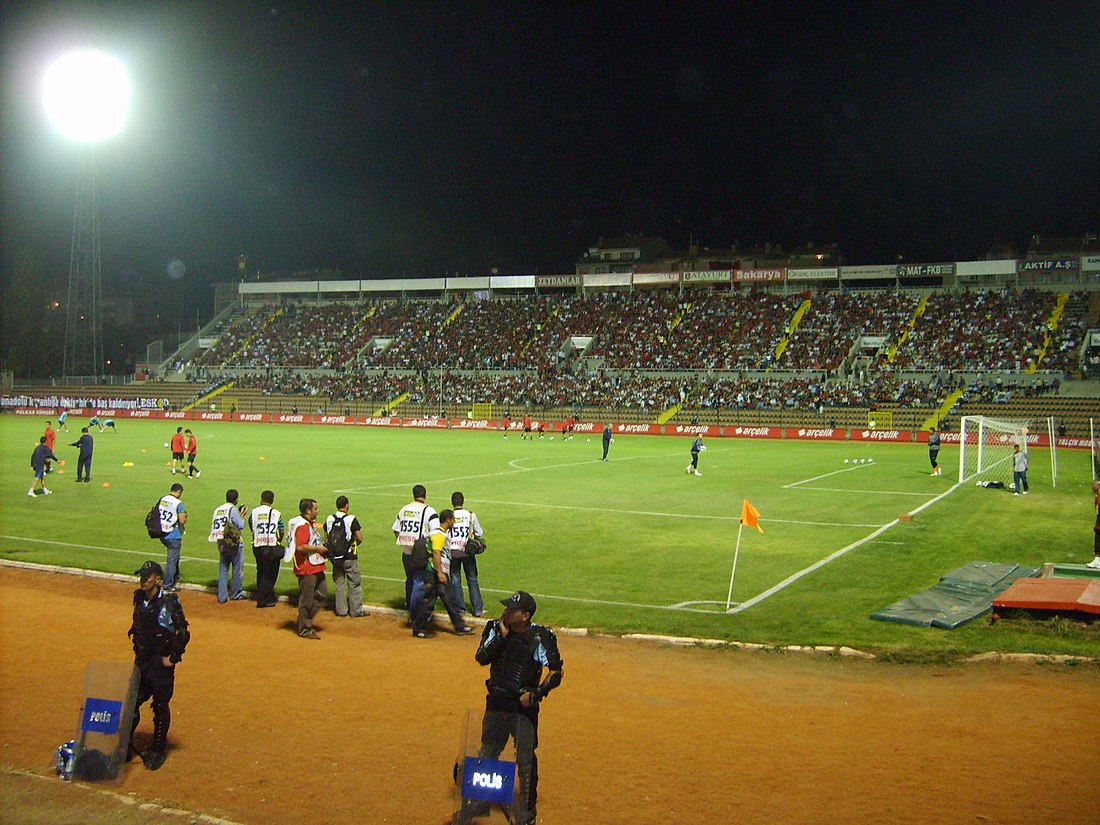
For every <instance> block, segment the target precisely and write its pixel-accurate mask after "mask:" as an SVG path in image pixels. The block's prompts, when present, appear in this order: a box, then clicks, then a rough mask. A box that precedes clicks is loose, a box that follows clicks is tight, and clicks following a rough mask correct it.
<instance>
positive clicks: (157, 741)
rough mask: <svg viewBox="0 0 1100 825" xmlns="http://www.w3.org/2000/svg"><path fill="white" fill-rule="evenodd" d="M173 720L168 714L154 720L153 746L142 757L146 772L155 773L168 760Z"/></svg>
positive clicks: (158, 716)
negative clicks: (169, 737) (170, 730)
mask: <svg viewBox="0 0 1100 825" xmlns="http://www.w3.org/2000/svg"><path fill="white" fill-rule="evenodd" d="M171 723H172V718H171V717H170V716H168V714H167V713H163V714H158V715H157V716H156V717H155V718H154V720H153V744H152V745H151V746H150V747H149V750H147V751H145V753H143V754H142V755H141V758H142V761H144V762H145V768H146V770H150V771H155V770H157V769H158V768H160V766H161V765H163V764H164V760H165V759H167V758H168V727H169V725H171Z"/></svg>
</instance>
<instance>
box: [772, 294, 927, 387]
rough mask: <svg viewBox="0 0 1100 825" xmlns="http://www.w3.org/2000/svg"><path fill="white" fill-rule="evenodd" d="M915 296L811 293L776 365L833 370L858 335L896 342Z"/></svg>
mask: <svg viewBox="0 0 1100 825" xmlns="http://www.w3.org/2000/svg"><path fill="white" fill-rule="evenodd" d="M918 302H919V299H918V298H917V296H915V295H913V294H911V293H903V292H898V293H881V292H877V293H869V292H853V293H844V292H827V293H824V294H821V295H815V296H813V297H812V298H811V300H810V307H809V309H808V310H807V311H806V313H805V314H804V315H803V316H802V320H801V322H800V323H799V325H798V326H797V328H795V330H794V332H793V334H792V335H791V336H790V340H789V342H788V344H787V348H786V350H785V351H784V353H783V356H782V357H781V358H780V360H779V366H780V367H782V368H783V369H812V370H821V371H830V372H831V371H835V370H837V369H838V368H839V367H840V366H841V362H842V361H843V360H844V358H845V357H846V356H847V355H848V352H849V350H850V349H851V348H852V345H853V344H854V343H855V342H856V339H857V338H859V337H861V336H865V335H867V336H882V337H883V338H884V339H885V341H884V347H889V346H890V345H891V344H893V343H894V342H896V341H897V340H898V338H899V337H900V336H901V334H902V332H903V331H904V329H905V326H906V324H907V323H908V322H909V321H910V320H911V319H912V318H913V314H914V312H915V310H916V308H917V303H918Z"/></svg>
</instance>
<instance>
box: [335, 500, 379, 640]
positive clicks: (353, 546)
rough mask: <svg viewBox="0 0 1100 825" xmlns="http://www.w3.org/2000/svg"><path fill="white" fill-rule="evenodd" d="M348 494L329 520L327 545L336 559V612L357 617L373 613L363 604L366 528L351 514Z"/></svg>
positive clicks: (337, 501) (339, 614)
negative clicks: (361, 566) (361, 565)
mask: <svg viewBox="0 0 1100 825" xmlns="http://www.w3.org/2000/svg"><path fill="white" fill-rule="evenodd" d="M348 505H349V502H348V497H347V496H339V497H338V498H337V499H336V512H335V513H333V514H332V515H331V516H329V517H328V518H327V519H325V537H326V538H325V546H326V547H327V548H328V558H329V561H331V562H332V582H333V584H334V585H335V587H336V615H337V616H350V617H351V618H353V619H358V618H362V617H363V616H369V615H370V613H369V612H368V611H367V609H366V608H365V607H363V588H362V586H361V582H362V578H361V576H360V574H359V545H361V544H362V543H363V528H362V527H361V526H360V524H359V519H357V518H356V517H355V516H353V515H350V514H349V513H348Z"/></svg>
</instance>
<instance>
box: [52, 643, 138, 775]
mask: <svg viewBox="0 0 1100 825" xmlns="http://www.w3.org/2000/svg"><path fill="white" fill-rule="evenodd" d="M138 683H139V674H138V669H137V668H136V667H135V666H134V665H133V663H127V662H89V663H88V668H87V670H85V671H84V701H83V703H82V705H81V708H80V720H79V722H78V723H77V728H76V737H75V739H74V740H73V753H72V764H71V765H70V768H69V771H67V772H66V773H69V772H71V775H72V778H76V779H86V780H96V781H98V780H111V779H114V780H117V779H120V778H121V773H122V766H123V764H124V763H125V762H126V750H127V748H128V747H129V745H130V726H131V724H132V723H133V718H134V702H135V700H136V699H137V692H138ZM66 778H70V777H69V776H66Z"/></svg>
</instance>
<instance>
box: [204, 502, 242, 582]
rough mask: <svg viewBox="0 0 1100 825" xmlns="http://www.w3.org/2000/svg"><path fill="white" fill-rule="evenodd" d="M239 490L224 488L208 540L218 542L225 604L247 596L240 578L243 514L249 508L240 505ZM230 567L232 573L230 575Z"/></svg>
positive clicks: (220, 576)
mask: <svg viewBox="0 0 1100 825" xmlns="http://www.w3.org/2000/svg"><path fill="white" fill-rule="evenodd" d="M238 498H239V494H238V493H237V491H236V490H226V491H225V504H220V505H218V506H217V507H216V508H214V515H213V516H212V518H211V522H210V536H209V538H208V541H211V542H215V543H216V544H217V545H218V601H219V602H220V603H222V604H224V603H225V602H227V601H229V600H230V599H232V600H233V601H239V600H240V599H243V598H244V589H243V587H242V583H241V579H242V574H243V572H244V541H243V540H242V537H241V532H242V531H243V530H244V517H245V514H246V513H247V512H248V508H247V507H245V506H244V505H243V504H242V505H241V506H239V507H238V506H237V499H238ZM230 568H232V571H233V576H232V578H231V579H230V572H229V571H230Z"/></svg>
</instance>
